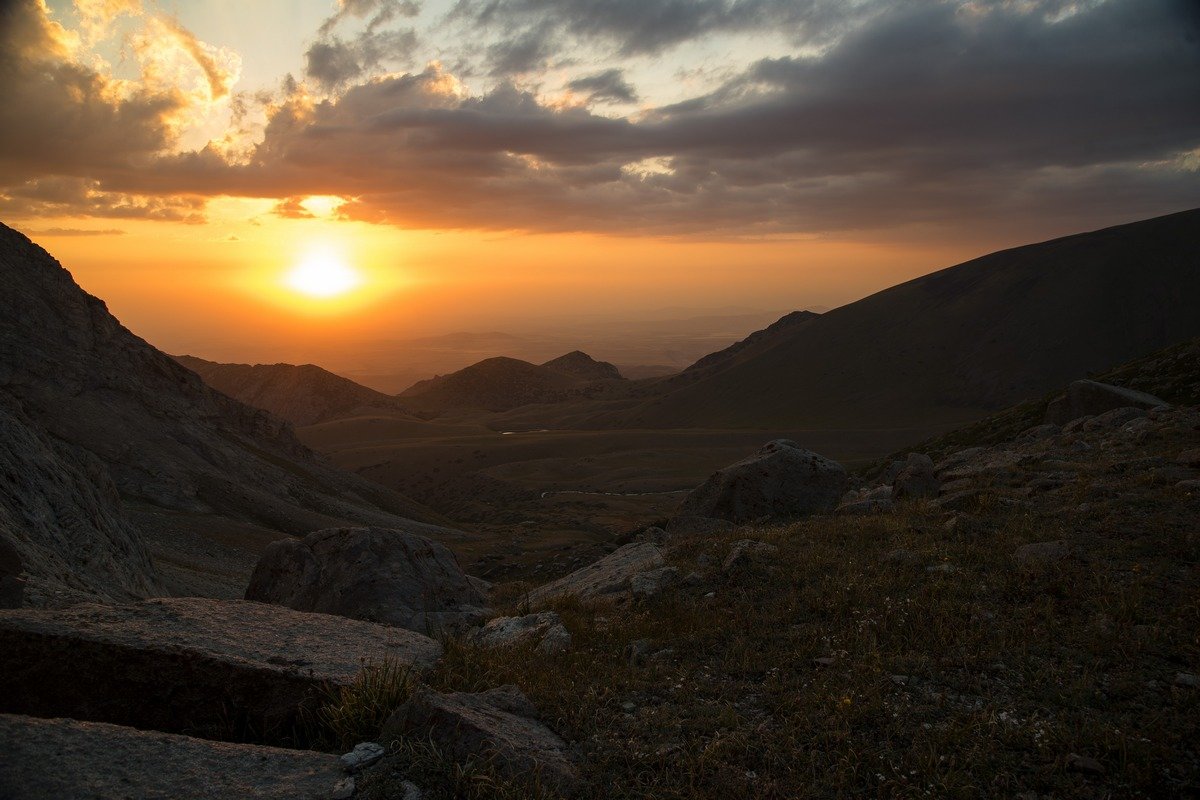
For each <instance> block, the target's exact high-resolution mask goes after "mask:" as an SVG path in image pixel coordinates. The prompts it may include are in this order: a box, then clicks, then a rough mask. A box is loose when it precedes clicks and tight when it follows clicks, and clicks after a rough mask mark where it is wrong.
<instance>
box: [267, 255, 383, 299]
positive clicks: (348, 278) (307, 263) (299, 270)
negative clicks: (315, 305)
mask: <svg viewBox="0 0 1200 800" xmlns="http://www.w3.org/2000/svg"><path fill="white" fill-rule="evenodd" d="M362 280H363V279H362V275H361V274H359V272H358V271H357V270H355V269H354V268H353V267H351V266H349V265H348V264H346V262H345V261H343V260H342V258H341V256H339V255H338V254H337V253H334V252H331V251H329V250H315V251H313V252H311V253H309V254H308V255H306V256H305V257H304V259H303V260H302V261H301V262H300V263H299V264H297V265H296V266H295V267H293V268H292V270H291V271H290V272H288V273H287V275H285V276H284V279H283V282H284V284H285V285H287V286H288V287H289V288H291V289H293V290H294V291H297V292H299V293H300V294H303V295H308V296H309V297H316V298H322V299H323V298H330V297H337V296H339V295H343V294H346V293H347V292H349V291H351V290H352V289H355V288H356V287H357V286H358V285H359V284H361V283H362Z"/></svg>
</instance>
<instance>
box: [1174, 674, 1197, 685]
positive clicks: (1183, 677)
mask: <svg viewBox="0 0 1200 800" xmlns="http://www.w3.org/2000/svg"><path fill="white" fill-rule="evenodd" d="M1175 685H1176V686H1182V687H1184V688H1186V689H1200V675H1195V674H1193V673H1191V672H1180V673H1178V674H1176V675H1175Z"/></svg>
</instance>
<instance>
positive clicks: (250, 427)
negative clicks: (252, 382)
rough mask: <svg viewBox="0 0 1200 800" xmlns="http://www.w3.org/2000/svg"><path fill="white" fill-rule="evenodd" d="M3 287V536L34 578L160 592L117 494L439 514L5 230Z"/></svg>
mask: <svg viewBox="0 0 1200 800" xmlns="http://www.w3.org/2000/svg"><path fill="white" fill-rule="evenodd" d="M0 286H3V287H4V290H3V291H2V292H0V397H2V398H3V400H4V403H3V405H0V420H2V421H0V426H2V427H0V449H2V452H0V464H3V465H4V473H5V477H4V481H5V482H4V483H3V485H2V486H0V535H3V536H4V537H5V538H6V539H9V540H11V541H12V543H13V545H14V547H16V548H17V550H18V552H20V553H21V556H22V559H23V561H24V562H26V563H25V569H26V571H27V572H28V573H29V576H30V578H31V579H32V582H31V585H37V584H39V583H42V582H44V583H45V585H46V587H47V590H48V591H68V590H70V591H72V592H74V591H79V592H84V593H93V594H98V595H101V596H121V595H132V596H147V595H153V594H155V593H157V592H158V591H159V589H160V588H161V587H160V586H159V584H158V582H157V581H156V579H155V577H154V574H153V569H152V567H151V566H150V562H149V559H148V557H147V556H146V552H145V549H144V548H143V547H142V546H141V545H140V544H139V542H138V535H137V530H136V528H135V527H134V526H133V525H132V524H131V523H130V522H129V521H128V520H127V519H125V518H124V516H123V515H122V512H121V504H122V502H134V503H141V504H150V505H153V506H158V507H161V508H167V509H175V510H178V511H186V512H191V513H197V514H212V515H214V516H217V517H229V518H233V519H239V520H246V521H250V522H253V523H255V524H257V525H261V526H263V527H266V528H270V529H274V530H278V531H282V532H286V533H306V532H308V531H312V530H317V529H320V528H327V527H331V526H336V525H343V524H347V523H359V524H369V525H381V526H389V525H392V524H394V523H396V522H397V521H399V520H403V519H405V518H410V517H412V518H417V519H423V520H427V521H440V520H439V519H437V518H436V515H433V514H432V512H429V511H428V510H427V509H425V508H423V507H422V506H420V505H418V504H416V503H413V502H411V501H409V500H407V499H406V498H404V497H402V496H400V495H397V494H395V493H392V492H389V491H387V490H385V489H383V488H381V487H379V486H376V485H374V484H370V483H368V482H366V481H363V480H362V479H360V478H358V477H357V476H354V475H350V474H348V473H344V472H341V471H340V470H337V469H335V468H333V467H331V466H329V465H328V464H326V463H325V462H323V461H322V460H321V459H319V458H318V457H317V456H315V455H314V454H313V453H312V452H310V451H309V450H308V449H307V448H305V447H304V446H303V445H301V444H300V443H299V442H298V441H297V440H296V438H295V437H294V435H293V433H292V430H291V427H290V426H289V425H288V424H287V423H285V422H283V421H282V420H280V419H278V418H276V417H274V416H272V415H271V414H269V413H267V412H264V411H259V410H257V409H252V408H250V407H249V406H246V405H243V404H242V403H239V402H237V401H236V400H233V399H231V398H229V397H226V396H225V395H223V394H220V393H219V392H217V391H215V390H213V389H211V388H209V387H208V386H206V385H205V384H204V383H203V382H202V381H201V379H200V378H199V376H197V375H196V374H195V373H193V372H191V371H190V370H188V369H186V368H184V367H182V366H180V365H179V364H177V363H176V362H175V361H174V360H172V359H171V358H170V357H169V356H167V355H165V354H164V353H162V352H160V351H158V350H157V349H155V348H154V347H152V346H150V345H149V344H147V343H146V342H145V341H143V340H142V339H140V338H139V337H137V336H135V335H134V334H132V333H131V332H129V331H128V330H127V329H125V328H124V327H123V326H122V325H121V324H120V322H118V321H117V320H116V318H114V317H113V316H112V315H111V314H110V313H109V312H108V309H107V308H106V307H105V305H104V303H103V302H102V301H100V300H98V299H97V298H95V297H92V296H91V295H89V294H87V293H86V292H84V291H83V290H82V289H81V288H80V287H79V286H78V285H77V284H76V283H75V281H74V280H73V279H72V278H71V275H70V273H68V272H67V271H66V270H65V269H63V268H62V266H60V265H59V263H58V262H57V261H55V260H54V259H53V258H52V257H51V256H50V255H49V254H48V253H46V251H45V250H43V249H42V248H40V247H38V246H37V245H36V244H34V243H33V242H31V241H30V240H29V239H27V238H26V237H25V236H23V235H21V234H20V233H18V232H16V231H14V230H12V229H10V228H7V227H4V226H2V225H0ZM32 596H33V597H34V598H35V599H36V598H38V597H40V595H39V594H38V592H34V593H33V595H32Z"/></svg>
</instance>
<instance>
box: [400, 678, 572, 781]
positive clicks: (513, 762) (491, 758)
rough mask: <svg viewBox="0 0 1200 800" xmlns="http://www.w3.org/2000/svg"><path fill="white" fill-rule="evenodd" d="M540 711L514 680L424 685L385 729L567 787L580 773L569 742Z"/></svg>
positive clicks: (453, 753) (508, 773)
mask: <svg viewBox="0 0 1200 800" xmlns="http://www.w3.org/2000/svg"><path fill="white" fill-rule="evenodd" d="M535 716H536V711H535V709H534V708H533V705H532V704H531V703H530V702H529V700H528V699H526V697H525V695H523V694H521V692H520V690H519V689H517V688H516V687H515V686H502V687H500V688H497V689H491V690H489V691H486V692H477V693H467V692H453V693H450V694H439V693H437V692H434V691H432V690H429V689H419V690H418V691H417V692H416V693H414V694H413V696H412V697H411V698H409V700H408V702H406V703H405V704H404V705H402V706H401V707H400V708H398V709H397V710H396V711H395V712H394V713H393V714H392V716H391V717H389V718H388V721H387V722H386V723H385V724H384V727H383V735H384V740H385V742H387V741H392V740H395V739H399V738H401V737H413V738H417V739H420V740H422V741H429V742H432V743H433V745H434V746H435V747H437V748H438V749H439V750H441V751H442V752H443V753H446V754H447V755H449V756H450V757H451V758H453V759H454V760H455V761H457V762H459V763H464V762H467V761H473V762H476V763H484V764H487V765H488V766H489V767H490V768H492V769H494V770H496V771H497V772H499V773H500V774H501V775H505V776H508V777H515V778H527V779H530V780H531V781H536V782H538V783H540V784H541V785H542V786H547V787H553V788H555V789H557V790H558V791H560V792H562V791H565V790H568V789H569V788H570V787H571V786H572V785H573V784H575V782H576V780H577V774H576V771H575V767H574V765H573V764H572V763H571V761H570V759H569V758H568V757H567V743H566V742H564V741H563V740H562V739H561V738H559V736H558V734H556V733H554V731H552V730H550V729H549V728H547V727H546V726H545V725H543V724H542V723H541V722H538V721H537V720H536V719H534V717H535Z"/></svg>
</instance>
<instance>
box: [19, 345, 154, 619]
mask: <svg viewBox="0 0 1200 800" xmlns="http://www.w3.org/2000/svg"><path fill="white" fill-rule="evenodd" d="M0 369H2V367H0ZM0 549H3V550H5V551H7V552H8V553H9V555H8V557H6V558H5V559H4V566H3V567H2V568H0V572H4V573H5V575H3V576H0V591H2V592H3V594H4V596H5V597H6V598H7V599H6V600H5V601H4V602H3V605H5V606H8V607H12V606H14V605H21V603H20V602H13V601H14V600H16V599H17V597H18V594H17V590H18V589H21V590H22V591H21V593H20V594H21V600H22V602H24V603H26V604H29V605H55V604H62V603H67V602H71V601H78V600H84V599H91V598H106V599H114V600H120V599H131V598H135V597H145V596H148V595H152V594H160V593H162V585H161V583H160V581H159V578H158V575H157V573H156V571H155V569H154V567H153V566H152V565H151V562H150V555H149V553H148V552H147V550H146V548H145V547H144V546H143V544H142V540H141V534H140V533H139V531H138V530H137V529H136V528H135V527H134V526H133V524H132V523H131V522H130V521H129V520H128V519H127V518H126V517H125V515H124V513H123V512H122V509H121V499H120V497H119V496H118V494H117V490H116V487H115V486H114V485H113V483H112V480H111V479H110V478H109V476H108V472H107V470H106V469H105V468H104V465H103V464H101V463H100V461H99V459H97V458H96V457H95V456H92V455H91V454H90V453H88V452H87V451H83V450H77V449H74V448H71V447H70V445H68V444H66V443H65V442H63V441H62V440H59V439H52V438H51V437H49V436H47V435H46V433H45V432H44V431H42V430H40V429H39V428H38V426H37V425H36V424H35V423H34V422H33V421H32V420H30V419H29V418H28V417H26V416H25V414H23V413H22V412H21V410H20V407H19V405H18V404H17V403H16V401H14V400H13V399H12V398H10V397H8V396H7V395H5V394H4V393H3V391H0ZM21 573H24V575H26V576H28V582H29V585H28V586H27V587H26V586H25V580H24V579H23V578H20V577H18V576H19V575H20V574H21Z"/></svg>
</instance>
